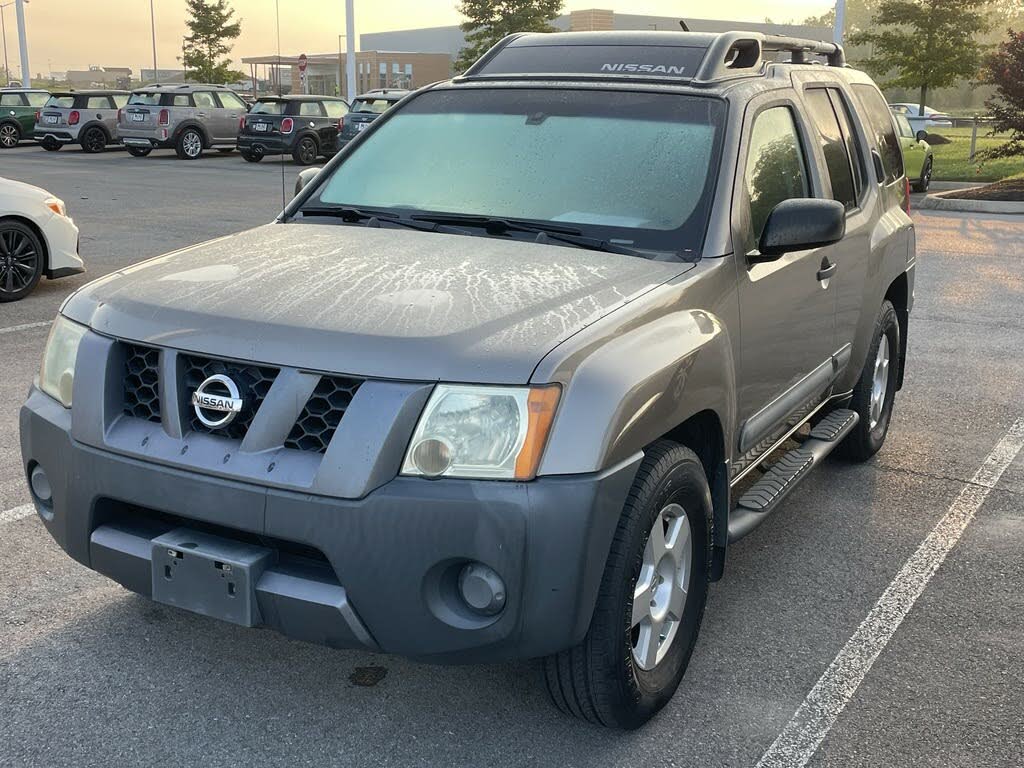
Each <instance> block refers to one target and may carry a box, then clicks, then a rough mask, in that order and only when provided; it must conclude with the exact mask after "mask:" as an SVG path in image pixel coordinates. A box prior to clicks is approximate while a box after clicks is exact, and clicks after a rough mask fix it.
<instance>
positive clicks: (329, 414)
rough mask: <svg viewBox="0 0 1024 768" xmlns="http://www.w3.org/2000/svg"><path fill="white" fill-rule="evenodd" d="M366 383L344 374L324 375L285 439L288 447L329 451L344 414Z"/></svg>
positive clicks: (318, 451)
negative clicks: (357, 392) (328, 448)
mask: <svg viewBox="0 0 1024 768" xmlns="http://www.w3.org/2000/svg"><path fill="white" fill-rule="evenodd" d="M362 383H363V382H362V380H361V379H350V378H346V377H343V376H323V377H321V379H320V383H319V384H317V385H316V389H314V390H313V394H312V395H310V396H309V400H307V401H306V407H305V408H303V409H302V413H300V414H299V418H298V420H297V421H296V422H295V426H294V427H292V431H291V433H290V434H289V435H288V439H287V440H285V442H284V447H285V448H295V449H297V450H300V451H316V452H317V453H323V452H324V451H326V450H327V445H328V443H330V442H331V438H332V437H334V432H335V430H337V429H338V424H340V423H341V417H342V416H344V415H345V410H346V409H347V408H348V406H349V403H351V402H352V398H353V397H354V396H355V394H356V390H357V389H359V385H360V384H362Z"/></svg>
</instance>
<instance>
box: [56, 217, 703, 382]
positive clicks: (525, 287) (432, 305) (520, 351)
mask: <svg viewBox="0 0 1024 768" xmlns="http://www.w3.org/2000/svg"><path fill="white" fill-rule="evenodd" d="M691 266H692V265H689V264H684V263H664V262H652V261H647V260H644V259H639V258H635V257H630V256H622V255H618V254H606V253H600V252H596V251H588V250H583V249H579V248H571V247H564V246H556V245H550V244H536V243H530V242H525V243H524V242H522V241H518V242H516V241H508V240H499V239H494V238H486V237H468V236H464V235H448V234H436V233H424V232H416V231H412V230H410V231H406V230H398V229H383V228H367V227H355V226H337V225H328V224H270V225H267V226H264V227H260V228H258V229H254V230H250V231H248V232H243V233H240V234H237V235H232V236H229V237H225V238H221V239H219V240H214V241H211V242H208V243H204V244H201V245H197V246H193V247H191V248H187V249H185V250H182V251H177V252H175V253H171V254H168V255H166V256H161V257H158V258H155V259H151V260H149V261H146V262H143V263H140V264H138V265H135V266H133V267H131V268H128V269H125V270H122V271H120V272H116V273H113V274H111V275H108V276H106V277H104V278H101V279H100V280H97V281H95V282H93V283H91V284H89V285H87V286H86V287H85V288H83V289H82V290H80V291H79V292H78V293H76V294H74V295H73V296H72V297H71V298H70V299H69V300H68V301H67V302H66V304H65V306H64V307H63V309H62V311H63V312H64V314H65V315H67V316H68V317H70V318H72V319H73V320H77V321H78V322H80V323H84V324H87V325H89V326H91V327H92V328H93V329H94V330H95V331H97V332H99V333H103V334H107V335H110V336H115V337H118V338H122V339H128V340H134V341H138V342H143V343H149V344H154V345H158V346H167V347H173V348H177V349H182V350H186V351H191V352H198V353H202V354H206V355H209V356H214V357H227V358H236V359H241V360H252V361H256V362H262V363H270V364H275V365H287V366H294V367H298V368H306V369H310V370H316V371H329V372H334V373H347V374H353V375H357V376H365V377H372V378H378V377H379V378H392V379H411V380H421V381H427V380H445V381H456V382H480V383H506V384H514V383H526V382H528V381H529V379H530V375H531V374H532V372H533V369H534V368H535V367H536V365H537V363H538V362H539V361H540V359H541V358H542V357H543V356H544V355H545V354H546V353H547V352H548V351H549V350H551V349H552V348H553V347H555V346H556V345H557V344H559V343H560V342H561V341H563V340H565V339H566V338H568V337H569V336H571V335H572V334H574V333H576V332H577V331H579V330H580V329H582V328H584V327H586V326H587V325H589V324H590V323H593V322H594V321H595V320H597V319H599V318H600V317H602V316H604V315H606V314H607V313H609V312H612V311H614V310H615V309H617V308H618V307H621V306H622V305H623V304H625V303H627V302H629V301H631V300H633V299H635V298H636V297H638V296H640V295H642V294H644V293H646V292H647V291H650V290H651V289H652V288H655V287H656V286H658V285H660V284H662V283H664V282H665V281H667V280H670V279H671V278H673V277H675V276H676V275H678V274H680V273H682V272H684V271H686V270H687V269H688V268H690V267H691Z"/></svg>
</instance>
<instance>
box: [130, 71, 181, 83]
mask: <svg viewBox="0 0 1024 768" xmlns="http://www.w3.org/2000/svg"><path fill="white" fill-rule="evenodd" d="M139 77H140V78H141V79H142V82H143V83H183V82H185V70H183V69H157V70H153V69H144V70H142V72H141V73H140V75H139Z"/></svg>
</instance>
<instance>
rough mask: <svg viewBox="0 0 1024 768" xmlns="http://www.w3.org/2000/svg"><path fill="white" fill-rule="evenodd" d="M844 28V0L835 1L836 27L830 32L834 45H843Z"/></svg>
mask: <svg viewBox="0 0 1024 768" xmlns="http://www.w3.org/2000/svg"><path fill="white" fill-rule="evenodd" d="M845 28H846V0H836V25H835V27H834V28H833V30H832V40H833V42H835V44H836V45H842V44H843V31H844V29H845Z"/></svg>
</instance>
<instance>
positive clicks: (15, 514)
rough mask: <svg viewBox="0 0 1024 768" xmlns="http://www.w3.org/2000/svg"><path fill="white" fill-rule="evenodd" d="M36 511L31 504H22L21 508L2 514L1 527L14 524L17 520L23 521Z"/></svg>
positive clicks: (0, 516) (0, 517) (0, 513)
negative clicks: (5, 524)
mask: <svg viewBox="0 0 1024 768" xmlns="http://www.w3.org/2000/svg"><path fill="white" fill-rule="evenodd" d="M35 511H36V510H35V507H33V506H32V505H31V504H22V505H21V506H20V507H15V508H14V509H8V510H6V511H4V512H0V525H3V524H4V523H13V522H14V521H15V520H21V519H22V518H24V517H28V516H29V515H31V514H32V513H33V512H35Z"/></svg>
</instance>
